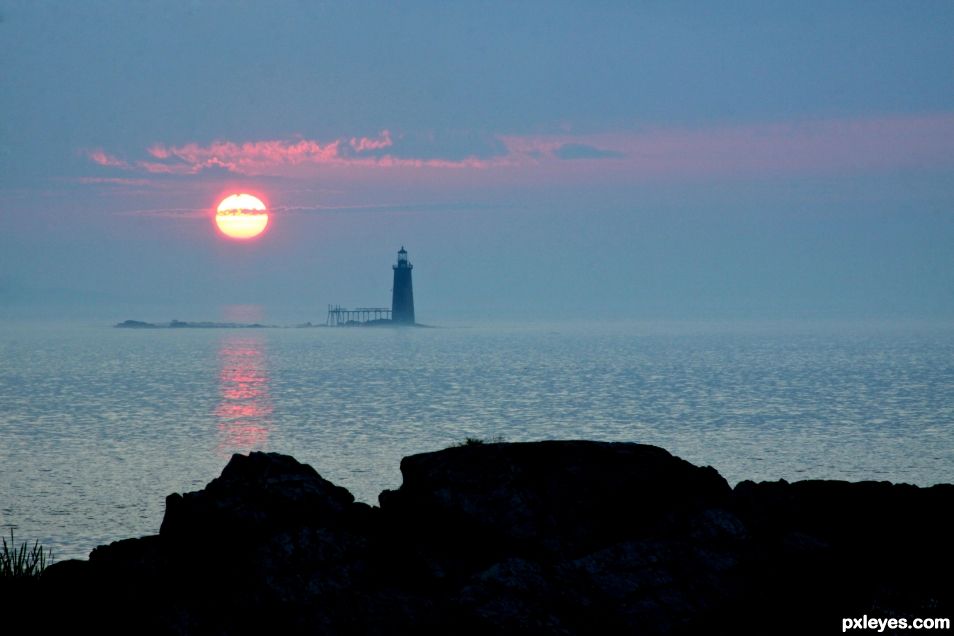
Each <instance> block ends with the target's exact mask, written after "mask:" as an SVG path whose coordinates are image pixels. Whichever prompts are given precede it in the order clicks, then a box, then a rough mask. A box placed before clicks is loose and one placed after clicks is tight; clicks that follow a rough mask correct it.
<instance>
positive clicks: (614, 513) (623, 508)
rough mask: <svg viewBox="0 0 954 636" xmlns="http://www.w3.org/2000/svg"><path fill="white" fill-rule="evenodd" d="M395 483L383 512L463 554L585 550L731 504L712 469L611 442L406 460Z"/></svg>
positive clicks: (499, 447) (494, 447) (485, 449)
mask: <svg viewBox="0 0 954 636" xmlns="http://www.w3.org/2000/svg"><path fill="white" fill-rule="evenodd" d="M401 473H402V474H403V476H404V483H403V484H402V485H401V488H400V489H399V490H396V491H384V492H383V493H381V496H380V503H381V509H382V511H383V512H384V513H385V514H386V515H387V516H388V517H389V518H390V519H392V520H393V523H395V524H398V525H401V526H404V527H405V530H406V531H407V532H411V533H415V534H421V535H426V536H428V537H432V538H437V539H438V540H440V541H443V539H442V538H446V537H452V538H453V543H454V544H456V545H457V546H458V548H455V549H463V550H475V549H482V548H484V547H487V548H489V549H497V548H502V549H511V550H518V551H521V550H523V551H527V550H529V551H531V552H532V551H536V550H540V549H544V550H549V551H551V552H562V551H567V550H570V551H573V550H585V549H587V548H589V547H592V546H594V545H601V544H606V543H611V542H613V541H615V540H617V539H619V538H622V537H627V536H636V535H645V534H652V533H654V532H659V531H661V530H663V529H665V528H672V527H674V526H675V525H676V524H677V523H678V522H679V521H680V519H682V518H684V517H685V516H686V515H687V514H689V513H691V512H693V511H697V510H700V509H705V508H708V507H713V506H719V505H724V504H725V503H726V502H727V501H728V499H729V496H730V494H731V489H730V488H729V485H728V484H727V483H726V481H725V479H723V478H722V476H721V475H719V473H717V472H716V471H715V469H713V468H710V467H705V468H699V467H697V466H694V465H692V464H690V463H689V462H687V461H685V460H682V459H679V458H677V457H673V456H672V455H670V454H669V453H668V452H666V451H665V450H663V449H661V448H657V447H655V446H644V445H640V444H623V443H609V442H589V441H548V442H535V443H525V444H480V445H476V444H475V445H469V446H461V447H456V448H449V449H446V450H443V451H439V452H436V453H424V454H421V455H412V456H410V457H405V458H404V459H403V460H402V461H401ZM465 546H466V547H465ZM452 547H453V546H452Z"/></svg>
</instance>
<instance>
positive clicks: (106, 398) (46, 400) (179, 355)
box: [0, 324, 954, 559]
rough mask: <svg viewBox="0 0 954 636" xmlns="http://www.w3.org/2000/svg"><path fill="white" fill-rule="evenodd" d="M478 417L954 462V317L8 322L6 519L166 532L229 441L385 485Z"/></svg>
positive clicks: (766, 448)
mask: <svg viewBox="0 0 954 636" xmlns="http://www.w3.org/2000/svg"><path fill="white" fill-rule="evenodd" d="M466 437H482V438H492V437H503V438H505V439H506V440H508V441H522V440H538V439H559V438H563V439H567V438H589V439H602V440H625V441H633V442H643V443H650V444H657V445H660V446H663V447H665V448H667V449H668V450H670V451H671V452H673V453H674V454H676V455H679V456H681V457H683V458H685V459H688V460H689V461H692V462H694V463H697V464H709V465H712V466H715V467H716V468H717V469H718V470H719V471H720V472H721V473H722V474H723V475H724V476H725V477H726V478H727V479H728V480H729V482H730V483H733V484H734V483H736V482H738V481H740V480H742V479H756V480H760V479H778V478H785V479H789V480H794V479H808V478H838V479H849V480H862V479H877V480H892V481H905V482H911V483H916V484H920V485H928V484H933V483H937V482H950V481H954V329H952V328H950V327H938V326H934V327H924V326H921V327H910V326H908V327H900V326H881V327H879V326H871V325H868V326H861V327H859V326H848V325H827V326H799V325H777V324H776V325H743V326H738V325H737V326H727V325H676V326H673V325H624V326H597V327H592V326H588V327H583V326H560V327H533V328H531V327H526V328H499V327H497V328H447V329H404V330H393V329H275V330H254V331H253V330H121V329H112V328H109V327H104V326H85V327H77V326H73V327H65V326H55V327H54V326H10V325H2V326H0V526H2V530H3V531H4V532H5V533H6V532H8V529H9V528H10V527H12V528H14V529H15V532H16V535H17V536H18V537H19V538H24V539H25V538H31V539H32V538H39V539H40V540H41V542H43V543H44V544H46V545H48V546H51V547H52V548H53V550H54V551H55V552H56V556H57V558H58V559H62V558H70V557H85V556H86V555H87V554H88V552H89V550H91V549H92V548H93V547H95V546H96V545H98V544H102V543H107V542H109V541H113V540H116V539H120V538H125V537H131V536H138V535H142V534H148V533H155V532H157V530H158V528H159V524H160V522H161V520H162V514H163V509H164V498H165V496H166V495H167V494H169V493H171V492H176V491H178V492H182V491H188V490H194V489H198V488H200V487H202V486H204V485H205V484H206V483H207V482H208V481H209V480H211V479H212V478H213V477H215V476H217V475H218V474H219V472H220V471H221V469H222V467H223V466H224V465H225V463H226V461H227V460H228V458H229V457H230V455H231V454H232V453H236V452H242V453H244V452H248V451H249V450H253V449H261V450H270V451H279V452H283V453H290V454H293V455H294V456H295V457H297V458H298V459H300V460H301V461H304V462H307V463H309V464H311V465H313V466H314V467H315V468H316V469H317V470H318V471H319V472H320V473H321V474H322V475H323V476H324V477H326V478H328V479H330V480H332V481H333V482H335V483H337V484H340V485H343V486H345V487H347V488H348V489H350V490H351V492H353V493H354V494H355V496H356V497H357V498H358V499H360V500H364V501H367V502H372V503H374V502H376V501H377V494H378V492H380V491H381V490H382V489H383V488H393V487H396V486H397V485H399V484H400V471H399V468H398V464H399V461H400V458H401V457H402V456H404V455H408V454H412V453H416V452H422V451H428V450H435V449H440V448H443V447H446V446H449V445H451V444H454V443H457V442H460V441H462V440H463V439H464V438H466Z"/></svg>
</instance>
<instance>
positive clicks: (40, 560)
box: [0, 528, 53, 578]
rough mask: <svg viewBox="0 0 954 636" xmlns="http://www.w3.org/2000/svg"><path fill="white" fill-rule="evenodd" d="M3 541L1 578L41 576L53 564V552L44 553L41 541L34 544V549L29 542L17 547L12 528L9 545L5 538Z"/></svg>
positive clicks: (0, 555)
mask: <svg viewBox="0 0 954 636" xmlns="http://www.w3.org/2000/svg"><path fill="white" fill-rule="evenodd" d="M2 541H3V549H2V550H0V578H14V577H31V576H39V575H40V573H42V572H43V570H45V569H46V566H47V565H49V564H50V563H52V562H53V551H52V550H46V551H44V550H43V546H41V545H40V540H39V539H37V540H36V541H35V542H34V543H33V547H32V548H31V547H30V545H29V542H27V541H24V542H23V543H21V544H20V547H17V545H16V542H15V541H14V539H13V529H12V528H11V529H10V543H9V545H8V544H7V540H6V539H5V538H3V539H2Z"/></svg>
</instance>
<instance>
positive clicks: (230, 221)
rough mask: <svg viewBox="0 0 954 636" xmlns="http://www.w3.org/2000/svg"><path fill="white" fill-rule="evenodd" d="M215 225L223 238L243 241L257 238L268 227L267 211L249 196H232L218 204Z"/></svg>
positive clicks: (258, 201)
mask: <svg viewBox="0 0 954 636" xmlns="http://www.w3.org/2000/svg"><path fill="white" fill-rule="evenodd" d="M215 224H216V225H217V226H218V228H219V230H220V231H221V232H222V234H224V235H225V236H227V237H229V238H233V239H239V240H245V239H250V238H254V237H256V236H258V235H259V234H261V233H262V232H264V231H265V227H266V226H267V225H268V210H267V209H266V207H265V204H264V203H262V200H261V199H259V198H258V197H256V196H252V195H251V194H233V195H230V196H228V197H226V198H225V199H223V200H222V202H221V203H219V207H218V208H216V212H215Z"/></svg>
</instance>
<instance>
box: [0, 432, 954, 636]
mask: <svg viewBox="0 0 954 636" xmlns="http://www.w3.org/2000/svg"><path fill="white" fill-rule="evenodd" d="M401 471H402V473H403V477H404V482H403V484H402V486H401V487H400V488H399V489H398V490H395V491H385V492H383V493H382V494H381V496H380V507H371V506H368V505H366V504H363V503H357V502H355V501H354V498H353V497H352V496H351V494H350V493H348V491H347V490H345V489H344V488H341V487H339V486H335V485H334V484H332V483H330V482H328V481H327V480H325V479H322V478H321V477H320V476H319V474H318V473H317V472H316V471H315V470H314V469H313V468H311V467H310V466H307V465H303V464H300V463H299V462H298V461H296V460H295V459H294V458H292V457H288V456H284V455H278V454H273V453H267V454H266V453H252V454H250V455H249V456H242V455H235V456H233V457H232V460H231V461H230V462H229V464H228V465H227V466H226V467H225V469H224V470H223V472H222V475H221V476H220V477H218V478H217V479H214V480H213V481H212V482H210V483H209V484H208V486H206V488H205V489H204V490H201V491H198V492H193V493H187V494H185V495H179V494H173V495H170V496H169V497H168V498H167V500H166V513H165V517H164V519H163V522H162V527H161V529H160V532H159V534H158V535H156V536H149V537H143V538H140V539H127V540H124V541H118V542H115V543H113V544H110V545H108V546H105V547H99V548H97V549H95V550H94V551H93V552H92V553H91V554H90V558H89V561H65V562H61V563H57V564H55V565H53V566H52V567H50V568H48V570H47V571H46V572H45V573H44V575H43V576H42V577H41V580H40V581H39V583H38V584H37V585H35V586H34V587H31V588H30V589H29V590H27V591H26V592H24V591H23V590H22V589H21V590H20V591H21V593H20V595H19V596H20V598H14V600H15V602H16V603H17V604H18V607H19V608H21V609H20V611H21V612H32V611H39V612H41V615H42V616H43V620H42V623H40V624H35V625H34V628H35V629H34V630H33V631H36V628H37V627H39V628H41V629H40V631H44V630H47V629H48V630H49V631H50V632H51V633H80V632H83V633H85V632H90V633H161V634H259V633H267V634H304V633H309V634H695V633H699V634H702V633H705V634H740V633H804V634H822V633H838V632H840V631H841V619H842V618H846V617H861V616H862V615H865V614H867V615H868V616H876V617H884V618H889V617H908V618H912V617H951V616H952V612H951V609H952V600H954V599H952V597H954V594H952V590H954V586H952V585H951V584H950V580H951V572H952V566H954V550H952V546H951V543H950V536H951V525H950V521H949V520H948V518H949V512H950V510H951V509H952V504H954V486H951V485H939V486H933V487H931V488H917V487H914V486H908V485H893V484H890V483H887V482H878V483H875V482H863V483H846V482H834V481H806V482H797V483H786V482H784V481H779V482H773V483H760V484H755V483H752V482H743V483H741V484H739V485H738V486H736V487H735V489H732V488H730V487H729V485H728V484H727V483H726V481H725V480H724V479H723V478H722V477H721V476H720V475H719V474H718V473H717V472H716V471H715V470H714V469H713V468H710V467H705V468H701V467H697V466H694V465H692V464H690V463H688V462H686V461H684V460H681V459H679V458H676V457H673V456H672V455H670V454H669V453H668V452H666V451H665V450H663V449H661V448H656V447H653V446H645V445H639V444H624V443H602V442H588V441H550V442H536V443H520V444H477V445H468V446H463V447H456V448H449V449H446V450H443V451H439V452H434V453H425V454H421V455H414V456H411V457H407V458H405V459H404V460H403V461H402V462H401ZM8 598H9V597H8Z"/></svg>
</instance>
